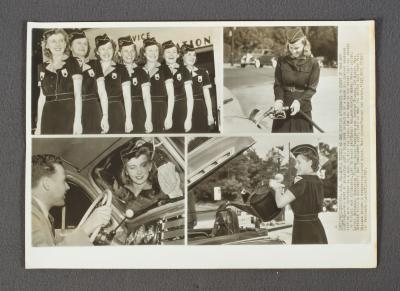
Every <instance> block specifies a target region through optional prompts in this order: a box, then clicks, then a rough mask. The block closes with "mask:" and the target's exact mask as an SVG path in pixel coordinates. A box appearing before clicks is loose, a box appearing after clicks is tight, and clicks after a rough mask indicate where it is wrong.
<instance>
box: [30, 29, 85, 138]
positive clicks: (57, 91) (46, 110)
mask: <svg viewBox="0 0 400 291" xmlns="http://www.w3.org/2000/svg"><path fill="white" fill-rule="evenodd" d="M42 50H43V55H44V57H45V58H46V60H45V62H43V63H42V64H40V65H39V66H38V78H39V80H38V86H39V88H40V94H39V98H38V103H37V123H36V130H35V134H72V133H74V134H80V133H82V124H81V116H82V72H81V70H80V68H79V66H78V64H77V63H76V62H74V61H73V60H72V59H70V58H68V54H69V51H68V35H67V34H66V32H65V31H64V30H63V29H51V30H48V31H46V32H44V34H43V38H42Z"/></svg>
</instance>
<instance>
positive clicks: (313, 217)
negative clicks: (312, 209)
mask: <svg viewBox="0 0 400 291" xmlns="http://www.w3.org/2000/svg"><path fill="white" fill-rule="evenodd" d="M294 220H296V221H316V220H318V213H313V214H295V215H294Z"/></svg>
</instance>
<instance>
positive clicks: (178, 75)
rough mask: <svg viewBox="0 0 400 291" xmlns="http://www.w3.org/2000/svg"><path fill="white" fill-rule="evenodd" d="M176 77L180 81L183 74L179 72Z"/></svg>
mask: <svg viewBox="0 0 400 291" xmlns="http://www.w3.org/2000/svg"><path fill="white" fill-rule="evenodd" d="M176 78H177V79H178V81H180V80H182V75H181V74H180V73H179V74H177V75H176Z"/></svg>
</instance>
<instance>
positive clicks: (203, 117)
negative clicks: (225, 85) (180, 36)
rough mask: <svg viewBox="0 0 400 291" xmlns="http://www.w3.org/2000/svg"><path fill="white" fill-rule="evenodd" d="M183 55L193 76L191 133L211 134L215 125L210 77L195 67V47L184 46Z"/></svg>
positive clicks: (204, 71)
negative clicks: (211, 128) (211, 129)
mask: <svg viewBox="0 0 400 291" xmlns="http://www.w3.org/2000/svg"><path fill="white" fill-rule="evenodd" d="M181 53H182V58H183V64H184V65H185V66H186V68H187V69H188V70H189V72H190V73H191V76H192V88H193V117H192V130H191V132H209V131H210V130H209V126H212V125H213V124H214V117H213V113H212V104H211V96H210V88H211V82H210V76H209V75H208V72H207V70H204V69H201V68H197V67H196V66H195V63H196V52H195V49H194V47H193V46H191V45H186V44H185V45H183V46H182V47H181Z"/></svg>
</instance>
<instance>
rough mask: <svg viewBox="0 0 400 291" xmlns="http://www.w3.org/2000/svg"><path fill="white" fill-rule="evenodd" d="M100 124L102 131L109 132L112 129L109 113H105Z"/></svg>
mask: <svg viewBox="0 0 400 291" xmlns="http://www.w3.org/2000/svg"><path fill="white" fill-rule="evenodd" d="M100 126H101V133H107V132H108V131H109V130H110V124H109V123H108V116H107V115H103V117H102V119H101V122H100Z"/></svg>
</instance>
